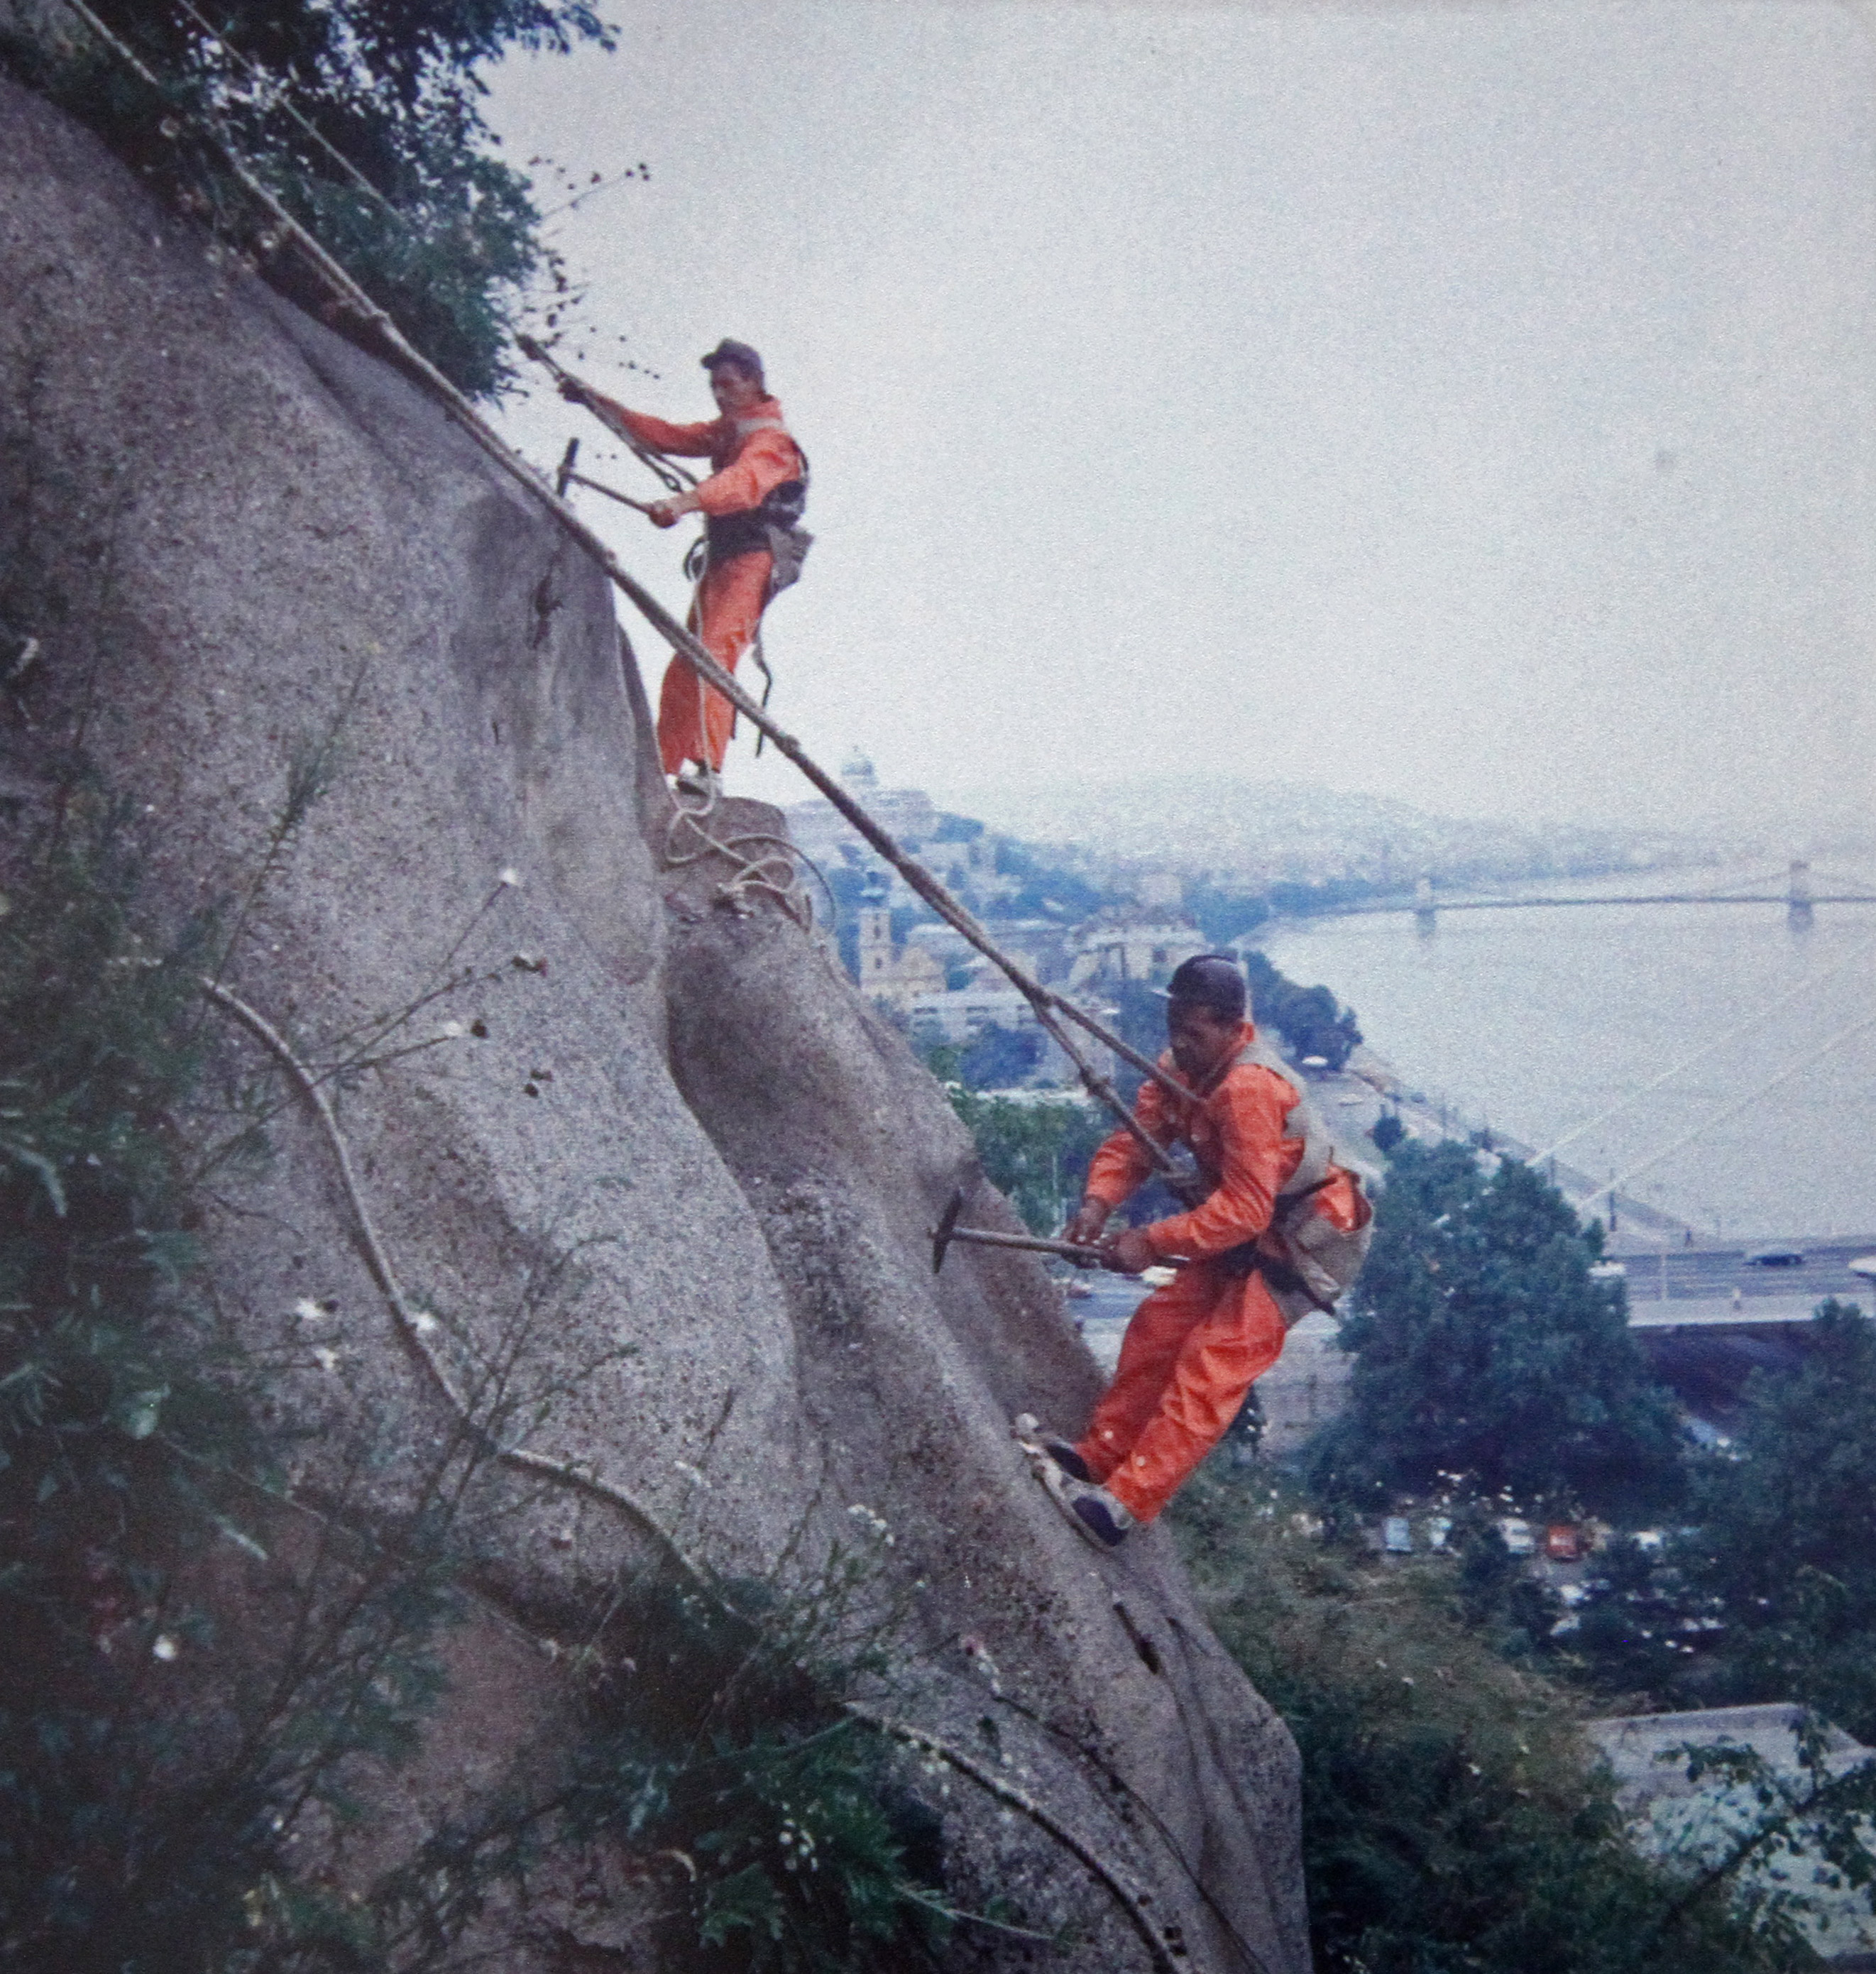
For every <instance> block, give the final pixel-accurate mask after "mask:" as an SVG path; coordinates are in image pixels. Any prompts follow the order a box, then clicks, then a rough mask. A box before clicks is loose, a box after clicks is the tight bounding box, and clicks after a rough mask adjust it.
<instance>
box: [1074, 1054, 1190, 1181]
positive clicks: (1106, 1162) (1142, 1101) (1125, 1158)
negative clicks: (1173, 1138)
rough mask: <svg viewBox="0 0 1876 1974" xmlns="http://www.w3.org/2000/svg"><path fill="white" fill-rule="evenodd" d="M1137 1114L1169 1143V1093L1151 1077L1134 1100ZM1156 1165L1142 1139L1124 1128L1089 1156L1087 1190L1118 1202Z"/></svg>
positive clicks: (1143, 1124) (1150, 1130)
mask: <svg viewBox="0 0 1876 1974" xmlns="http://www.w3.org/2000/svg"><path fill="white" fill-rule="evenodd" d="M1133 1117H1134V1121H1135V1122H1136V1123H1137V1124H1139V1125H1140V1127H1141V1129H1142V1130H1144V1131H1145V1132H1146V1135H1147V1136H1149V1137H1150V1138H1151V1139H1153V1142H1154V1143H1156V1144H1161V1145H1163V1144H1164V1143H1166V1141H1167V1138H1168V1136H1169V1133H1168V1128H1167V1124H1166V1096H1165V1093H1164V1092H1163V1090H1161V1089H1160V1087H1159V1084H1156V1083H1155V1082H1154V1081H1153V1079H1152V1078H1151V1077H1148V1078H1147V1079H1146V1081H1145V1082H1144V1083H1143V1084H1141V1085H1140V1095H1139V1096H1138V1097H1136V1099H1135V1100H1134V1103H1133ZM1152 1172H1153V1161H1152V1159H1150V1158H1148V1156H1146V1150H1145V1148H1144V1147H1143V1146H1142V1145H1141V1143H1140V1140H1139V1139H1137V1138H1136V1137H1135V1136H1134V1135H1133V1133H1132V1132H1131V1131H1129V1130H1126V1129H1124V1128H1123V1129H1122V1130H1118V1131H1116V1132H1115V1133H1113V1136H1111V1137H1108V1138H1104V1139H1102V1141H1101V1143H1100V1147H1099V1149H1097V1151H1096V1152H1095V1154H1094V1157H1093V1158H1092V1159H1090V1160H1089V1162H1088V1176H1087V1185H1086V1186H1085V1187H1084V1188H1083V1192H1084V1195H1085V1196H1086V1197H1087V1198H1090V1199H1098V1200H1099V1201H1100V1203H1101V1204H1102V1205H1104V1206H1106V1207H1109V1208H1113V1207H1116V1206H1118V1205H1120V1204H1121V1202H1123V1200H1125V1199H1126V1198H1127V1196H1128V1195H1129V1194H1130V1193H1131V1192H1133V1189H1134V1188H1135V1187H1136V1186H1138V1185H1141V1184H1143V1182H1145V1181H1146V1179H1147V1178H1148V1177H1149V1176H1150V1174H1151V1173H1152Z"/></svg>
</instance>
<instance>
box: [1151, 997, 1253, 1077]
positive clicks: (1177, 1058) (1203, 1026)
mask: <svg viewBox="0 0 1876 1974" xmlns="http://www.w3.org/2000/svg"><path fill="white" fill-rule="evenodd" d="M1239 1026H1240V1025H1239V1023H1238V1021H1235V1019H1233V1018H1232V1017H1231V1016H1230V1015H1215V1014H1213V1013H1212V1011H1211V1010H1210V1009H1209V1008H1202V1007H1201V1006H1200V1005H1199V1004H1198V1002H1195V1001H1169V1002H1167V1003H1166V1041H1168V1043H1169V1044H1171V1047H1172V1060H1173V1061H1174V1063H1175V1064H1177V1066H1178V1068H1179V1074H1180V1075H1182V1077H1185V1079H1186V1081H1187V1082H1188V1083H1202V1082H1204V1080H1205V1078H1206V1077H1209V1076H1210V1075H1211V1074H1212V1073H1213V1072H1214V1071H1215V1070H1217V1069H1218V1068H1219V1067H1221V1066H1222V1064H1223V1063H1224V1061H1225V1057H1227V1056H1228V1054H1230V1053H1231V1052H1232V1049H1233V1048H1235V1046H1236V1045H1237V1041H1238V1032H1239Z"/></svg>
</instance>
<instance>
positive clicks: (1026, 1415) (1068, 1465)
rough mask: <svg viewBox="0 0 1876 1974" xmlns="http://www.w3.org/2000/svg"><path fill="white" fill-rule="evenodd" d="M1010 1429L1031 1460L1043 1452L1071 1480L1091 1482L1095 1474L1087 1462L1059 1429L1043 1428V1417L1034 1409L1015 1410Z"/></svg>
mask: <svg viewBox="0 0 1876 1974" xmlns="http://www.w3.org/2000/svg"><path fill="white" fill-rule="evenodd" d="M1010 1430H1011V1432H1012V1435H1013V1436H1014V1438H1015V1441H1016V1443H1017V1444H1018V1446H1020V1447H1021V1448H1022V1450H1023V1451H1024V1452H1025V1453H1026V1454H1028V1455H1029V1458H1030V1460H1031V1463H1033V1462H1034V1461H1035V1458H1036V1456H1037V1455H1038V1454H1042V1455H1045V1456H1046V1457H1047V1458H1048V1459H1051V1460H1052V1461H1054V1463H1055V1464H1056V1465H1057V1466H1058V1467H1060V1468H1061V1471H1062V1472H1063V1473H1064V1474H1067V1475H1068V1477H1069V1479H1070V1480H1080V1481H1081V1482H1083V1483H1084V1484H1089V1485H1091V1484H1093V1482H1094V1475H1093V1474H1091V1473H1090V1472H1089V1471H1088V1469H1087V1461H1085V1460H1084V1459H1083V1458H1081V1454H1078V1453H1077V1452H1076V1451H1075V1450H1074V1447H1073V1446H1072V1445H1071V1444H1070V1443H1069V1442H1068V1441H1067V1440H1065V1439H1064V1438H1062V1437H1061V1435H1060V1434H1059V1433H1053V1432H1045V1431H1043V1430H1042V1421H1041V1420H1040V1419H1038V1418H1037V1417H1036V1415H1035V1413H1034V1412H1018V1414H1017V1415H1016V1416H1015V1418H1014V1419H1013V1420H1012V1421H1011V1426H1010Z"/></svg>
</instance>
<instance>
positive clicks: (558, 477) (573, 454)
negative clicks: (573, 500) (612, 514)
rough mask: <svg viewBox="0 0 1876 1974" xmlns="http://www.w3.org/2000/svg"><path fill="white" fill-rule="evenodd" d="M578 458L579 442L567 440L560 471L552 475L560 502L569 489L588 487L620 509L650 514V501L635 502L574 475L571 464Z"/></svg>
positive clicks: (613, 490) (594, 482) (617, 491)
mask: <svg viewBox="0 0 1876 1974" xmlns="http://www.w3.org/2000/svg"><path fill="white" fill-rule="evenodd" d="M578 457H579V440H578V439H576V438H570V439H569V440H568V441H567V449H566V451H565V452H564V453H563V454H562V455H561V458H560V470H559V472H557V473H556V474H555V475H554V491H555V492H556V494H559V496H560V497H561V499H562V500H565V499H566V490H567V489H568V488H569V487H591V488H592V490H593V491H594V492H595V494H604V495H605V497H606V498H607V499H608V500H616V501H617V502H618V503H619V505H620V506H621V507H634V508H636V509H637V510H638V512H639V513H641V514H648V513H651V502H650V501H648V500H634V499H633V498H632V497H631V495H630V494H622V493H621V492H620V491H619V490H618V488H617V487H605V486H602V485H601V484H600V483H599V481H598V480H589V479H588V478H587V477H586V476H585V474H583V473H576V472H575V471H573V462H574V461H575V460H576V459H577V458H578Z"/></svg>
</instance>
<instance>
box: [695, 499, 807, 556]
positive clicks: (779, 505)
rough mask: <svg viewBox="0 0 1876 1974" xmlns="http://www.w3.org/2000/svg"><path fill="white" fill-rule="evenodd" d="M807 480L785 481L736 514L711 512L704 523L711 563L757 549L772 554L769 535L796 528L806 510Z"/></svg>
mask: <svg viewBox="0 0 1876 1974" xmlns="http://www.w3.org/2000/svg"><path fill="white" fill-rule="evenodd" d="M807 507H808V483H807V481H806V480H805V479H802V480H783V481H782V484H781V485H780V486H779V487H770V488H769V491H768V492H767V493H766V494H764V495H763V502H762V505H761V506H760V507H749V508H746V509H745V510H743V513H740V514H712V515H710V516H707V519H706V520H705V523H704V536H705V539H707V541H708V542H709V543H710V560H711V561H712V562H727V561H728V560H729V559H730V557H731V556H740V555H753V554H754V553H756V550H757V549H768V550H769V551H770V552H772V551H773V549H774V546H775V544H774V543H773V540H772V533H773V532H774V531H776V530H780V531H782V532H784V533H785V532H787V531H788V530H791V529H795V528H799V526H800V525H801V518H802V515H803V513H805V512H806V511H807Z"/></svg>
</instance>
